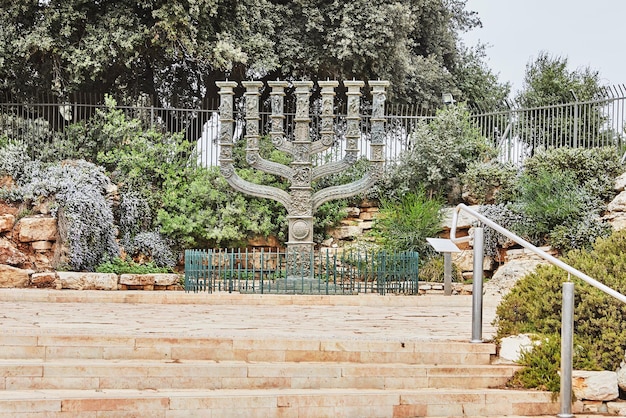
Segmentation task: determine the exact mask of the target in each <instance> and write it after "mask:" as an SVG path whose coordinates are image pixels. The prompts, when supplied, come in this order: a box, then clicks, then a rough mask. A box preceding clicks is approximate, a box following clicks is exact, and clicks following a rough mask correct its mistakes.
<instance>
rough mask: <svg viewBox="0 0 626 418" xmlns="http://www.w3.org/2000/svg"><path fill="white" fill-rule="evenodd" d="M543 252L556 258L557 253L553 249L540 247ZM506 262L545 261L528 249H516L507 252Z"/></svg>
mask: <svg viewBox="0 0 626 418" xmlns="http://www.w3.org/2000/svg"><path fill="white" fill-rule="evenodd" d="M538 248H539V249H540V250H541V251H543V252H545V253H548V254H549V255H551V256H556V255H557V252H556V251H555V250H554V249H552V247H538ZM504 259H505V261H507V262H508V261H513V260H541V261H542V260H543V258H542V257H540V256H539V255H537V254H535V253H534V252H532V251H530V250H529V249H526V248H514V249H511V250H507V251H506V253H505V256H504Z"/></svg>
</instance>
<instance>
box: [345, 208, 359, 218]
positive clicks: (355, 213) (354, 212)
mask: <svg viewBox="0 0 626 418" xmlns="http://www.w3.org/2000/svg"><path fill="white" fill-rule="evenodd" d="M346 212H347V214H348V217H350V218H358V217H359V215H360V214H361V209H360V208H357V207H354V206H350V207H348V208H346Z"/></svg>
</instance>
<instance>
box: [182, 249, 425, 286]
mask: <svg viewBox="0 0 626 418" xmlns="http://www.w3.org/2000/svg"><path fill="white" fill-rule="evenodd" d="M418 261H419V255H418V253H416V252H388V251H357V250H351V251H341V250H335V249H328V250H322V251H317V252H315V253H314V254H311V255H310V263H308V266H309V268H307V269H306V271H289V268H288V263H287V255H286V253H285V252H284V251H281V250H247V249H215V250H213V249H207V250H186V251H185V290H186V291H187V292H209V293H211V292H219V291H226V292H240V293H274V294H326V295H328V294H346V295H351V294H358V293H378V294H387V293H393V294H410V295H413V294H417V293H418V277H417V276H418Z"/></svg>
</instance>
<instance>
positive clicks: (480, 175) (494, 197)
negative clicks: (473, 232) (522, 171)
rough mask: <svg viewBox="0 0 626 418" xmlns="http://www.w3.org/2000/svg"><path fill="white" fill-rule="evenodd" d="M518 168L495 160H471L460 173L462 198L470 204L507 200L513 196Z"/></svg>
mask: <svg viewBox="0 0 626 418" xmlns="http://www.w3.org/2000/svg"><path fill="white" fill-rule="evenodd" d="M517 175H518V169H517V168H516V167H515V166H513V165H512V164H503V163H500V162H498V161H496V160H491V161H487V162H484V161H473V162H471V163H469V164H468V166H467V169H466V170H465V172H463V174H462V175H461V181H462V183H463V198H464V200H466V199H467V197H470V196H471V197H472V201H471V202H468V203H470V204H480V205H485V204H493V203H502V202H506V201H509V200H511V199H512V198H513V196H514V190H515V181H516V178H517Z"/></svg>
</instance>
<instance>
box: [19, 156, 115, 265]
mask: <svg viewBox="0 0 626 418" xmlns="http://www.w3.org/2000/svg"><path fill="white" fill-rule="evenodd" d="M109 184H110V181H109V178H108V177H107V176H106V175H105V174H104V172H103V170H102V168H101V167H97V166H95V165H94V164H91V163H88V162H86V161H80V160H79V161H66V162H62V163H57V164H50V165H44V164H41V163H39V162H36V161H35V162H29V163H26V165H25V166H24V173H23V174H22V176H21V177H19V181H18V186H19V187H18V194H19V198H20V199H21V200H26V201H36V200H38V199H40V198H47V197H54V200H55V202H56V205H55V206H54V207H53V208H52V212H51V213H52V214H53V215H54V216H57V218H58V224H59V234H60V236H61V240H62V242H66V243H67V244H68V245H69V267H70V268H71V269H74V270H93V268H94V267H95V266H96V265H97V264H98V263H99V262H100V261H101V260H102V259H103V258H104V257H112V256H116V255H117V254H118V253H119V248H118V245H117V242H116V240H115V228H114V226H113V224H114V223H113V211H112V208H111V204H110V202H108V201H107V200H106V198H105V194H106V186H107V185H109Z"/></svg>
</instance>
